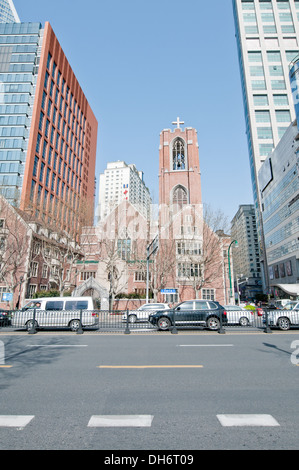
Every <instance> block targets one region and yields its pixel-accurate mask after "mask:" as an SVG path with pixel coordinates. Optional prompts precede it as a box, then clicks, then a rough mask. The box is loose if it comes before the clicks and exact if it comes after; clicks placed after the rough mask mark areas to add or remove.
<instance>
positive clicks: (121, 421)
mask: <svg viewBox="0 0 299 470" xmlns="http://www.w3.org/2000/svg"><path fill="white" fill-rule="evenodd" d="M153 418H154V417H153V416H152V415H100V416H96V415H94V416H92V417H91V418H90V420H89V422H88V427H91V428H98V427H100V428H101V427H102V428H111V427H143V428H144V427H151V425H152V421H153Z"/></svg>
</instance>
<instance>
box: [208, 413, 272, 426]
mask: <svg viewBox="0 0 299 470" xmlns="http://www.w3.org/2000/svg"><path fill="white" fill-rule="evenodd" d="M217 418H218V419H219V421H220V423H221V424H222V426H279V423H278V422H277V421H276V419H274V418H273V416H271V415H266V414H229V415H217Z"/></svg>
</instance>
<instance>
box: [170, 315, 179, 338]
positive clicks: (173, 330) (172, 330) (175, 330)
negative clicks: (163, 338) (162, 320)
mask: <svg viewBox="0 0 299 470" xmlns="http://www.w3.org/2000/svg"><path fill="white" fill-rule="evenodd" d="M170 332H171V334H172V335H177V334H178V330H177V327H176V325H175V310H174V311H173V326H172V327H171V328H170Z"/></svg>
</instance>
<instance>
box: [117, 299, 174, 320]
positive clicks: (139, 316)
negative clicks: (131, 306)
mask: <svg viewBox="0 0 299 470" xmlns="http://www.w3.org/2000/svg"><path fill="white" fill-rule="evenodd" d="M168 309H169V305H168V304H163V303H152V304H144V305H141V307H139V308H138V309H137V310H132V311H130V312H129V313H128V321H129V322H130V323H136V322H138V321H148V317H149V315H150V314H151V313H155V312H157V311H158V310H168ZM122 319H123V320H124V321H126V320H127V313H125V314H123V317H122Z"/></svg>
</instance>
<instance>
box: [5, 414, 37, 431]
mask: <svg viewBox="0 0 299 470" xmlns="http://www.w3.org/2000/svg"><path fill="white" fill-rule="evenodd" d="M33 418H34V416H21V415H1V416H0V427H7V428H19V429H23V428H24V427H25V426H27V424H28V423H30V421H31V420H32V419H33Z"/></svg>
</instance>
